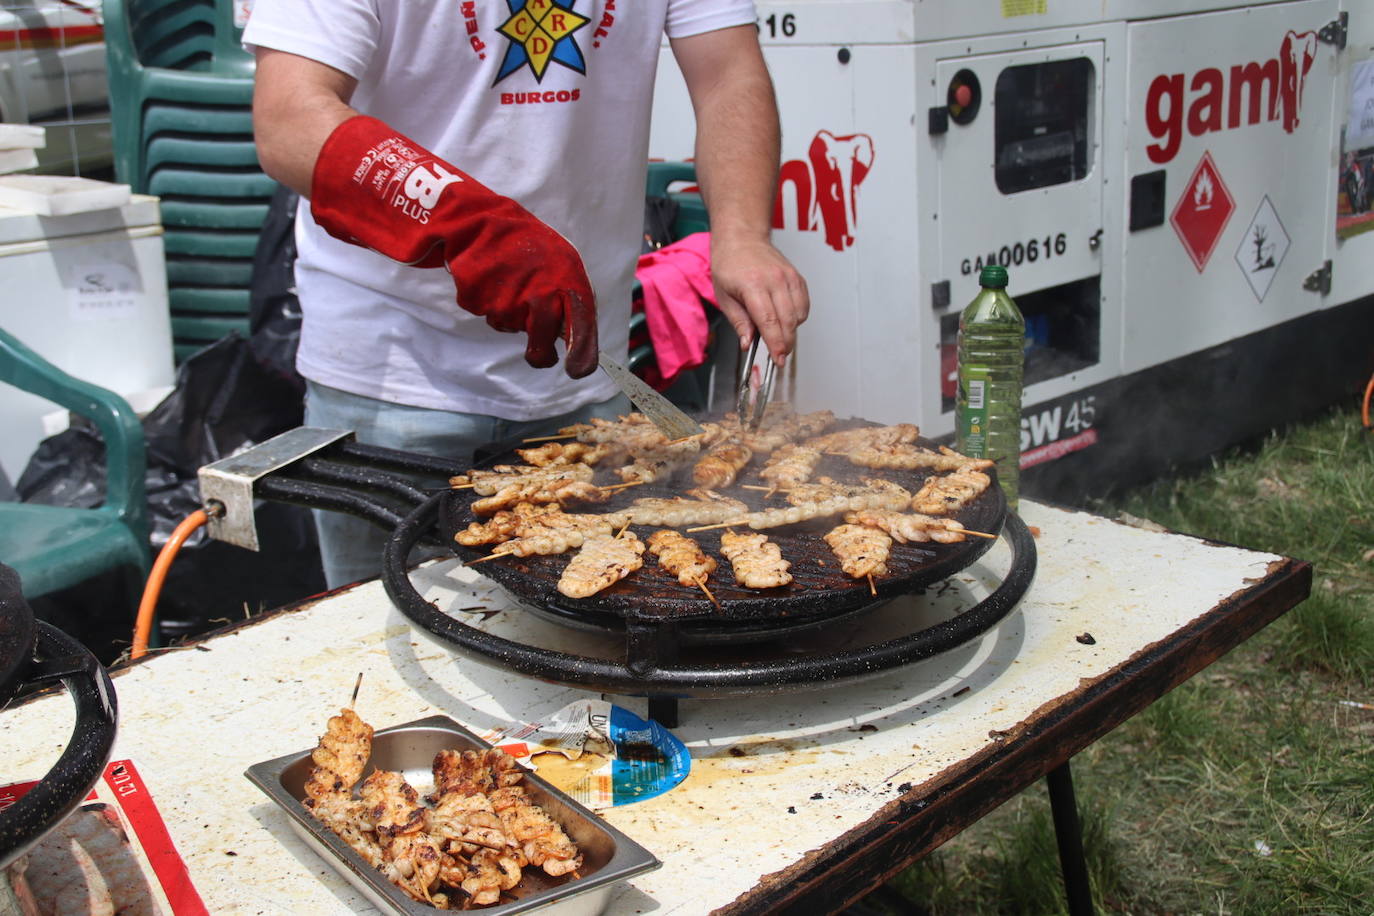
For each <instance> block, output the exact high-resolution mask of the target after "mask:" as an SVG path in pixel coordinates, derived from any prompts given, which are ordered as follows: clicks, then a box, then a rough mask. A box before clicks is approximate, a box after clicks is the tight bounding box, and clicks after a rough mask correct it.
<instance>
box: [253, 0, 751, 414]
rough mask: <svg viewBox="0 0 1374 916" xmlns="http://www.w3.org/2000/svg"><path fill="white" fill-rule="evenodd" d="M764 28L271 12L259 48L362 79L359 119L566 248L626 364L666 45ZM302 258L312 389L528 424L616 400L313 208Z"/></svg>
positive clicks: (649, 17)
mask: <svg viewBox="0 0 1374 916" xmlns="http://www.w3.org/2000/svg"><path fill="white" fill-rule="evenodd" d="M754 18H755V13H754V6H753V0H619V2H617V0H556V2H555V0H257V2H255V3H254V5H253V13H252V16H251V17H250V19H249V21H248V27H247V30H246V31H245V33H244V43H245V44H247V45H250V46H261V47H267V48H275V49H278V50H281V51H287V52H290V53H292V54H297V55H300V56H302V57H308V58H311V59H313V60H317V61H320V62H321V63H324V64H328V65H329V66H331V67H334V68H335V69H337V70H340V71H342V72H344V73H346V74H347V75H349V76H351V77H353V78H354V79H356V80H357V81H358V86H357V90H356V91H355V92H354V94H353V98H352V100H351V104H352V105H353V107H354V108H356V109H357V110H359V111H361V112H362V113H363V114H367V115H371V116H372V117H375V118H378V119H380V120H382V121H385V122H386V123H387V124H389V125H390V126H391V127H393V128H395V129H396V130H398V131H400V132H401V133H403V134H405V135H406V136H408V137H410V138H412V139H413V140H415V141H416V142H417V143H419V144H421V145H422V146H424V147H426V148H427V149H429V150H430V151H432V152H434V153H435V154H437V155H439V156H441V157H442V158H444V159H446V160H447V161H449V162H450V163H452V164H453V165H455V166H457V167H458V168H460V169H462V170H464V171H466V172H468V173H469V174H471V175H472V176H473V177H474V178H476V179H477V180H478V181H481V182H482V183H483V184H485V185H486V186H487V187H489V188H491V189H492V190H494V191H496V192H497V193H499V194H504V195H506V196H508V197H512V198H514V199H516V200H518V201H519V202H520V203H521V204H523V205H524V206H525V207H526V209H528V210H529V211H530V212H532V213H533V214H534V215H535V216H537V217H539V218H540V219H541V220H543V221H544V222H546V223H548V224H549V225H550V226H552V227H553V228H554V229H556V230H558V231H559V232H560V233H562V234H563V235H564V236H565V237H566V238H567V239H568V240H569V241H571V242H572V243H573V245H574V246H575V247H576V248H577V250H578V251H579V252H580V253H581V255H582V260H583V263H584V264H585V265H586V268H587V274H588V276H589V277H590V278H591V281H592V286H593V288H594V289H595V290H596V295H597V311H598V321H599V331H600V342H601V347H602V349H604V350H606V351H607V352H609V353H611V354H615V353H621V354H623V353H624V352H625V349H626V342H627V338H628V334H629V330H628V323H629V311H630V292H631V289H632V287H633V283H634V267H635V261H636V258H637V256H638V254H639V249H640V242H641V239H642V234H643V222H644V176H645V171H646V168H647V166H646V162H647V157H648V137H649V111H650V106H651V102H652V96H653V84H654V74H655V69H656V65H657V60H658V54H659V48H660V45H661V42H662V38H663V35H664V34H665V33H666V34H667V35H668V36H669V37H672V38H680V37H685V36H689V35H696V34H700V33H702V32H708V31H713V30H715V29H720V28H726V27H729V26H736V25H743V24H747V23H752V22H753V21H754ZM296 241H297V248H298V260H297V263H296V286H297V292H298V294H299V296H300V300H301V307H302V311H303V313H304V316H305V317H304V323H303V327H302V331H301V341H300V349H299V351H298V355H297V367H298V369H299V370H300V372H301V374H302V375H304V376H306V377H307V378H310V379H313V380H315V381H317V382H320V383H322V384H325V385H329V386H331V387H334V388H339V389H342V390H344V391H349V392H352V393H354V394H361V395H366V396H368V397H374V398H379V399H382V400H387V401H393V402H398V403H402V404H410V405H413V406H417V407H431V408H438V409H443V410H454V411H461V412H464V413H481V414H491V415H494V416H500V417H504V418H506V419H509V420H531V419H539V418H542V417H549V416H554V415H557V414H560V413H564V412H566V411H569V410H573V409H575V408H577V407H581V406H583V405H585V404H589V403H593V402H596V401H601V400H605V399H606V398H609V397H611V396H612V395H613V394H615V388H614V387H613V386H612V384H611V383H610V381H609V380H608V379H607V378H606V377H605V375H604V374H603V373H600V372H596V373H593V374H592V375H591V376H589V377H587V378H585V379H581V380H579V381H572V380H570V379H569V378H568V377H567V376H566V375H565V374H564V372H563V370H562V368H561V364H560V367H557V368H554V369H531V368H530V367H529V366H528V365H526V363H525V361H524V351H525V344H526V340H525V335H523V334H503V333H499V332H497V331H493V330H492V329H491V328H490V327H489V326H488V325H487V323H486V321H485V319H483V318H482V317H481V316H478V315H474V314H472V313H470V312H468V311H465V310H463V309H461V308H459V307H458V306H457V305H456V304H455V302H454V296H455V293H454V287H453V281H452V279H451V278H450V276H449V275H448V273H447V271H445V270H443V269H442V268H439V269H427V270H421V269H417V268H413V267H406V266H404V265H401V264H398V263H396V262H394V261H392V260H390V259H388V258H386V257H385V256H383V255H380V254H377V253H375V252H373V251H369V250H367V249H364V248H360V247H358V246H355V245H350V244H348V243H347V242H343V241H340V240H338V239H335V238H333V237H331V236H329V235H328V234H327V233H325V231H324V230H323V229H321V228H320V227H319V226H318V225H317V224H316V223H315V221H314V220H313V219H312V218H311V216H310V209H309V205H308V203H307V202H302V205H301V209H300V211H299V214H298V219H297V220H296Z"/></svg>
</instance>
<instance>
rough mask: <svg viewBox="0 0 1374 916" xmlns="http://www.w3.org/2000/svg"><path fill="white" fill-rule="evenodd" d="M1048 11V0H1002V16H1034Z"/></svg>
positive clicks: (1008, 17) (1007, 17)
mask: <svg viewBox="0 0 1374 916" xmlns="http://www.w3.org/2000/svg"><path fill="white" fill-rule="evenodd" d="M1049 11H1050V0H1002V18H1003V19H1010V18H1011V17H1012V16H1035V15H1037V14H1039V13H1048V12H1049Z"/></svg>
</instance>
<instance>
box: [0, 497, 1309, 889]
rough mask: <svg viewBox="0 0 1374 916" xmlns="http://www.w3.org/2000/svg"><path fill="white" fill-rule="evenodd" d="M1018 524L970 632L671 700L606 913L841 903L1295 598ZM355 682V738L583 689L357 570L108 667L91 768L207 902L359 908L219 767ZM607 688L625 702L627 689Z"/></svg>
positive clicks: (1060, 528)
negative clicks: (484, 659)
mask: <svg viewBox="0 0 1374 916" xmlns="http://www.w3.org/2000/svg"><path fill="white" fill-rule="evenodd" d="M1022 515H1023V517H1024V518H1025V520H1026V521H1027V523H1028V524H1029V525H1031V526H1033V528H1035V529H1038V539H1037V548H1038V552H1039V570H1038V572H1037V574H1036V578H1035V582H1034V584H1033V585H1032V587H1031V589H1030V591H1029V593H1028V594H1027V596H1026V597H1025V599H1024V600H1023V601H1022V602H1021V604H1020V606H1019V607H1017V609H1016V610H1014V611H1013V612H1012V613H1011V614H1010V615H1009V616H1008V617H1007V618H1005V619H1004V620H1003V621H1002V622H1001V623H1000V624H998V625H997V626H996V627H995V628H994V629H993V630H991V631H990V632H988V633H987V634H986V635H985V636H984V637H982V638H981V639H979V640H976V641H974V642H973V643H971V644H968V645H965V646H962V647H959V648H957V649H954V650H951V651H949V652H946V653H944V654H943V655H940V656H937V657H935V658H933V659H929V660H926V661H923V662H920V663H917V664H915V665H913V666H910V667H909V668H907V669H903V670H900V671H897V672H894V673H891V674H888V675H885V676H882V677H880V678H878V679H876V680H872V681H867V682H863V683H861V684H858V685H854V686H848V687H841V688H832V689H822V690H815V691H807V692H801V693H793V694H786V695H781V696H764V697H753V698H746V699H731V700H700V701H684V703H683V706H682V715H681V724H680V725H679V726H678V727H677V728H675V729H674V733H675V734H676V735H677V736H678V737H680V738H681V739H682V740H683V741H684V742H685V743H686V744H687V746H688V747H689V748H690V750H691V754H692V771H691V774H690V775H689V776H688V777H687V779H686V780H685V781H684V782H683V783H682V784H681V785H680V786H678V787H677V788H675V789H673V790H672V791H670V792H668V793H666V794H664V795H662V796H659V797H657V798H653V799H649V800H646V801H642V802H638V803H635V804H632V805H627V806H624V807H619V808H615V809H612V810H609V811H606V812H604V816H605V817H606V819H607V820H608V821H610V822H611V823H613V824H614V825H615V826H616V827H618V828H620V829H621V830H623V831H625V832H626V833H627V834H629V835H630V836H632V837H634V838H635V839H637V840H638V841H640V842H641V843H643V844H644V845H645V846H647V847H648V848H649V849H650V850H651V851H652V852H654V853H655V854H656V855H657V856H658V857H659V858H660V859H662V860H663V863H664V865H663V867H662V868H661V869H659V870H657V871H654V872H651V873H648V874H646V875H643V876H641V877H639V878H636V879H634V880H633V881H632V882H631V883H628V884H626V885H623V886H622V887H621V888H620V889H619V890H618V891H617V892H616V894H615V896H614V898H613V902H612V904H611V907H610V910H609V911H610V912H611V913H614V914H631V913H650V912H652V913H659V914H667V913H683V914H695V913H706V912H712V911H719V912H726V913H744V912H765V911H767V912H773V911H794V912H798V913H817V912H824V911H827V910H831V909H835V908H839V907H840V906H842V905H843V904H844V902H846V901H848V900H852V899H854V898H856V897H858V896H860V895H861V894H863V893H864V892H865V891H866V890H867V889H869V888H871V887H873V886H874V885H875V884H876V883H878V882H879V881H881V880H883V878H884V877H886V876H889V875H890V874H892V873H895V872H896V871H897V870H898V869H900V868H902V867H903V866H904V865H906V864H908V863H909V862H910V861H913V860H914V859H915V858H919V857H920V856H921V855H924V854H925V853H927V852H929V851H930V850H932V849H934V848H935V847H936V846H938V845H939V844H940V843H942V842H944V841H945V840H947V839H948V838H950V837H951V836H953V835H955V834H956V833H958V832H959V831H960V830H962V829H964V828H965V827H967V826H968V825H969V824H971V823H973V822H974V821H976V820H977V819H978V818H980V817H981V816H983V815H984V814H986V813H987V812H989V811H991V810H992V809H993V808H995V807H996V806H997V805H998V804H1000V803H1001V802H1002V801H1005V800H1006V799H1007V798H1009V797H1011V796H1012V795H1014V794H1015V793H1017V792H1019V791H1020V790H1021V789H1023V788H1024V787H1025V786H1027V785H1029V784H1030V783H1032V782H1033V781H1035V780H1037V779H1039V778H1040V777H1042V776H1044V775H1045V774H1046V773H1048V772H1050V771H1052V770H1054V769H1055V768H1056V767H1059V766H1060V765H1062V764H1063V763H1065V762H1066V761H1067V760H1068V759H1069V758H1070V757H1071V756H1072V755H1073V754H1074V753H1076V752H1077V751H1078V750H1080V749H1082V748H1083V747H1085V746H1087V745H1088V744H1089V743H1091V742H1092V741H1094V740H1096V739H1097V738H1098V737H1100V736H1101V735H1103V734H1105V733H1106V732H1108V731H1109V730H1111V729H1112V728H1114V727H1115V726H1116V725H1118V724H1120V723H1121V722H1122V721H1124V720H1125V719H1127V718H1129V717H1130V716H1131V715H1134V714H1135V713H1137V712H1139V711H1140V710H1141V709H1144V708H1145V707H1146V706H1148V705H1149V704H1150V703H1151V702H1153V701H1154V700H1155V699H1157V698H1158V697H1159V696H1160V695H1162V694H1163V693H1164V692H1165V691H1167V690H1168V689H1170V688H1171V687H1173V686H1175V685H1176V684H1178V683H1180V682H1181V681H1183V680H1185V679H1186V678H1187V677H1189V676H1191V675H1192V674H1194V673H1196V672H1197V671H1198V670H1201V669H1202V668H1203V667H1205V666H1206V665H1207V664H1209V663H1210V662H1212V661H1214V660H1215V659H1216V658H1217V657H1219V656H1220V655H1222V654H1223V653H1224V652H1226V651H1227V650H1228V649H1230V648H1232V647H1234V646H1235V645H1237V644H1239V643H1241V642H1242V641H1244V640H1245V639H1246V638H1248V637H1249V636H1250V635H1251V634H1252V633H1254V632H1255V631H1256V630H1258V629H1259V628H1261V627H1262V626H1264V625H1265V624H1267V623H1268V622H1269V621H1271V620H1272V619H1274V618H1275V617H1277V616H1278V615H1279V614H1281V613H1283V612H1284V611H1286V610H1287V609H1289V608H1291V607H1292V606H1294V605H1295V604H1297V603H1298V602H1300V601H1301V600H1302V599H1303V598H1304V597H1306V595H1307V592H1308V590H1309V588H1310V584H1311V569H1310V567H1309V566H1308V565H1307V564H1305V563H1301V562H1298V561H1294V560H1290V559H1286V558H1283V557H1279V556H1274V555H1271V554H1264V553H1257V552H1253V551H1249V550H1244V549H1239V548H1235V547H1229V546H1223V545H1217V544H1212V543H1208V542H1204V541H1200V540H1197V539H1194V538H1191V537H1186V536H1183V535H1179V534H1173V533H1168V532H1162V531H1158V530H1145V529H1142V528H1134V527H1127V526H1125V525H1122V524H1119V523H1116V522H1112V521H1108V520H1105V519H1102V518H1099V517H1095V516H1093V515H1089V514H1085V513H1081V512H1073V511H1066V510H1061V509H1057V508H1052V507H1048V506H1044V505H1040V504H1036V503H1033V502H1024V503H1023V504H1022ZM1007 553H1008V551H1007V550H1006V549H1005V546H1004V545H1003V544H999V545H998V546H997V547H995V548H994V549H993V550H992V551H991V552H989V554H988V555H987V556H986V557H985V558H984V560H983V561H980V564H978V565H977V566H976V567H974V568H972V569H971V570H969V571H968V572H967V573H965V574H961V576H959V577H956V580H957V581H956V582H955V586H956V587H955V588H954V589H952V590H951V592H952V594H951V596H946V598H945V599H941V600H952V601H959V600H973V599H974V598H976V596H977V594H978V593H979V592H980V590H985V589H986V588H987V587H988V583H989V582H995V581H996V579H997V576H998V568H999V567H998V564H999V563H1003V564H1005V562H1006V557H1007ZM413 578H414V580H415V582H416V584H417V586H418V587H419V588H420V589H421V591H422V593H423V594H425V596H426V597H427V598H429V599H431V600H434V601H437V602H438V603H439V606H440V607H441V608H444V609H446V610H451V611H454V612H455V613H458V611H457V609H459V608H465V607H468V608H470V607H475V606H482V607H485V608H488V609H491V610H496V609H501V611H500V613H497V614H494V615H487V619H486V620H485V621H483V622H482V625H483V626H492V627H503V626H504V627H506V628H507V629H506V630H503V631H502V632H503V633H505V632H510V631H528V632H529V633H531V634H534V635H535V636H539V633H540V631H541V630H542V631H544V632H543V637H542V638H546V639H560V640H567V641H570V642H572V643H576V642H577V641H579V640H586V639H594V638H595V637H591V636H584V635H581V634H570V633H569V632H568V631H565V630H561V629H557V628H554V627H553V625H551V624H547V623H544V622H542V621H537V620H534V619H532V618H531V617H530V615H528V614H527V613H523V612H521V611H519V610H516V609H514V608H513V607H511V606H510V605H509V603H508V602H507V600H506V599H505V598H504V596H503V594H502V593H499V592H498V591H496V590H495V589H494V587H493V586H492V585H491V583H489V582H488V581H487V580H485V579H482V578H481V577H480V576H478V575H477V573H476V572H475V571H474V570H471V569H466V568H463V567H462V566H459V565H458V564H456V563H455V562H453V561H440V562H436V563H430V564H426V565H423V566H421V567H420V568H419V569H418V570H416V572H415V573H414V575H413ZM961 595H962V597H960V596H961ZM903 600H904V601H908V600H909V601H925V600H928V599H903ZM468 616H471V617H473V619H474V620H477V619H478V618H477V616H476V615H468ZM1085 637H1091V638H1090V639H1089V638H1085ZM359 672H362V673H363V690H362V693H361V695H360V697H359V699H358V703H357V709H358V710H359V712H360V714H362V715H363V717H364V718H366V719H367V720H368V721H370V722H371V723H372V724H373V725H375V726H376V727H378V728H382V727H386V726H388V725H393V724H398V723H402V722H408V721H411V720H414V719H419V718H422V717H425V716H429V715H434V714H444V715H447V716H450V717H452V718H454V719H456V720H458V721H459V722H460V723H462V724H463V725H465V726H467V727H468V728H470V729H472V730H474V731H477V732H484V731H487V730H488V729H492V728H495V727H497V726H500V725H504V724H507V723H510V722H513V721H525V720H527V719H529V718H530V717H531V716H534V715H538V714H541V713H547V712H549V711H551V710H553V709H557V708H559V707H561V706H563V705H565V704H566V703H568V702H569V701H571V700H573V699H575V698H577V697H578V696H582V695H584V694H581V693H579V692H578V691H575V690H572V689H568V688H562V687H557V686H552V685H549V684H544V683H541V682H535V681H532V680H529V679H526V678H523V677H520V676H517V675H513V674H509V673H506V672H502V671H499V670H496V669H493V668H489V667H484V666H481V665H478V664H476V663H474V662H471V661H469V660H466V659H462V658H457V657H455V656H454V655H453V654H451V653H450V652H448V651H447V650H445V649H444V648H442V647H440V646H437V645H435V644H433V643H431V642H429V641H427V640H426V639H425V638H423V637H422V636H420V635H417V633H416V632H415V631H413V630H412V628H411V627H410V626H409V625H408V624H407V622H406V621H405V619H404V618H403V617H402V616H401V615H400V614H399V613H398V612H397V611H396V610H395V608H394V607H393V606H392V605H391V604H390V602H389V601H388V599H387V597H386V595H385V593H384V592H383V589H382V586H381V584H380V583H378V582H375V581H374V582H368V583H363V584H360V585H356V586H353V587H350V588H347V589H344V590H341V591H338V592H335V593H332V594H329V595H327V596H324V597H321V598H317V599H313V600H310V601H307V602H304V603H301V604H299V605H295V606H291V607H287V608H282V609H279V610H278V611H275V612H271V613H269V614H268V615H266V616H264V617H263V618H261V619H254V620H253V621H250V622H247V623H245V624H243V625H240V626H238V627H236V628H231V629H228V630H225V631H221V632H219V633H216V634H212V635H210V636H208V637H206V638H205V639H204V640H203V641H201V642H200V643H199V644H198V645H197V646H196V647H194V648H189V649H179V650H173V651H167V652H163V653H160V654H157V655H154V656H150V657H149V658H147V659H145V660H143V661H142V662H140V663H137V664H133V665H130V666H127V667H124V668H122V669H121V670H118V671H116V672H114V676H115V678H114V683H115V686H116V689H117V691H118V699H119V735H118V738H117V740H116V745H115V749H114V757H115V758H117V759H119V758H130V759H132V760H133V761H134V763H135V764H136V766H137V767H138V768H139V770H140V772H141V773H142V775H143V777H144V779H145V781H146V782H147V784H148V785H149V788H150V790H151V792H152V793H153V795H154V797H155V798H156V799H157V802H158V805H159V807H160V808H161V810H162V813H163V816H164V818H165V820H166V822H167V826H168V829H169V830H170V832H171V835H172V838H173V840H174V842H175V843H176V845H177V847H178V849H179V851H180V853H181V855H182V857H183V858H184V859H185V861H186V864H187V866H188V868H189V870H190V873H191V877H192V879H193V880H194V882H195V884H196V886H197V888H198V889H199V891H200V894H201V896H202V897H203V899H204V900H205V902H206V905H207V906H208V907H209V909H210V911H211V912H213V913H216V914H219V913H268V914H273V913H281V914H299V913H351V912H370V911H371V907H370V905H369V904H368V903H367V902H366V901H365V899H364V898H362V897H361V896H360V895H359V894H358V893H357V892H356V891H355V890H354V889H353V888H352V887H351V886H350V885H349V884H347V883H346V882H345V881H344V880H343V879H342V878H340V877H339V876H338V875H336V874H335V872H334V870H333V869H332V868H331V867H330V866H329V865H328V864H326V863H325V862H324V861H323V860H322V859H320V858H319V857H318V856H316V855H315V854H314V853H313V852H311V851H310V850H309V849H308V848H307V847H306V846H305V845H303V844H302V843H301V842H300V841H299V840H298V839H297V838H296V836H295V835H294V834H293V833H292V832H291V830H290V828H289V827H288V825H287V821H286V818H285V816H284V815H283V814H282V813H281V812H280V811H279V810H277V809H276V808H275V807H274V806H273V805H272V804H270V803H269V802H268V800H267V799H266V797H265V796H263V795H262V794H261V793H260V792H259V791H258V790H257V789H256V788H255V787H253V786H252V785H251V784H250V783H249V782H248V781H247V780H246V779H244V778H243V775H242V774H243V771H244V770H245V768H247V767H248V766H249V765H250V764H253V763H256V762H259V761H263V760H267V759H270V758H274V757H277V756H279V755H283V754H288V753H292V752H295V751H299V750H302V749H306V748H309V747H313V746H314V743H315V740H316V738H317V736H318V734H319V732H320V731H321V729H322V727H323V723H324V721H325V719H327V718H328V717H329V716H330V715H332V714H333V713H334V712H336V711H337V709H338V708H339V707H340V706H342V705H345V704H346V703H347V702H348V699H349V695H350V693H351V692H352V690H353V686H354V682H355V679H356V678H357V676H358V673H359ZM613 699H614V701H615V702H617V703H618V704H620V705H623V706H625V707H627V708H629V709H630V710H632V711H635V712H638V713H640V714H641V715H642V714H644V710H645V702H644V701H643V700H642V699H638V698H619V697H617V698H613ZM71 721H72V714H71V704H70V702H69V701H68V700H67V698H66V697H65V696H64V695H61V694H57V695H52V696H46V697H41V698H38V699H35V700H33V701H31V702H28V703H26V704H23V705H20V706H18V707H16V708H13V709H10V710H6V711H5V712H4V713H3V716H2V717H0V722H2V723H3V728H4V735H5V737H4V741H3V746H2V747H0V774H4V775H5V776H6V777H8V778H10V779H21V778H35V777H37V776H40V775H42V774H43V773H44V772H46V770H47V767H48V766H49V765H51V763H52V761H53V760H55V759H56V757H57V755H58V753H59V752H60V750H61V748H62V747H63V746H64V745H65V743H66V741H67V737H68V734H69V730H70V728H71ZM231 853H232V855H231Z"/></svg>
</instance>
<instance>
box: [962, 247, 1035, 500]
mask: <svg viewBox="0 0 1374 916" xmlns="http://www.w3.org/2000/svg"><path fill="white" fill-rule="evenodd" d="M978 285H979V286H981V287H982V289H981V290H980V291H979V293H978V295H977V296H976V297H974V300H973V301H972V302H970V303H969V304H968V306H967V307H966V308H965V309H964V311H963V313H962V314H960V316H959V396H958V400H957V402H956V405H955V424H956V432H955V435H956V437H957V448H958V450H959V451H960V452H961V453H963V454H965V455H968V456H969V457H970V458H990V459H992V460H993V461H995V462H997V465H996V467H997V479H998V481H999V482H1000V483H1001V485H1002V490H1003V492H1005V493H1006V495H1007V505H1008V506H1009V507H1011V508H1012V509H1015V508H1016V503H1017V496H1018V494H1019V492H1020V460H1021V383H1022V376H1023V373H1024V369H1025V359H1026V357H1025V352H1026V351H1025V347H1026V322H1025V319H1024V318H1022V316H1021V310H1020V309H1018V308H1017V307H1016V303H1015V302H1014V301H1012V298H1011V297H1010V296H1008V295H1007V269H1006V268H1005V267H1003V266H1001V265H1000V264H989V265H988V266H987V267H984V268H983V270H982V272H981V273H979V275H978Z"/></svg>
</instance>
